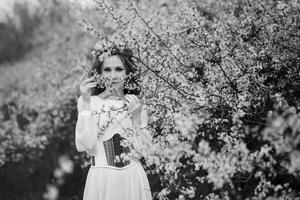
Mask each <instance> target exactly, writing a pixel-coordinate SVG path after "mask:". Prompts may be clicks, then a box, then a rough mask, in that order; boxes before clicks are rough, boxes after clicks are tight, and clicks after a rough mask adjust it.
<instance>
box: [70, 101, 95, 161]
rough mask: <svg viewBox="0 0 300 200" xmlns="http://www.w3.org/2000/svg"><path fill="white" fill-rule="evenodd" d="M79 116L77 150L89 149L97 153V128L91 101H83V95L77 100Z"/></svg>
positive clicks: (76, 128)
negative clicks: (94, 122)
mask: <svg viewBox="0 0 300 200" xmlns="http://www.w3.org/2000/svg"><path fill="white" fill-rule="evenodd" d="M77 110H78V118H77V122H76V127H75V145H76V148H77V151H87V152H88V153H89V154H90V155H95V154H96V151H97V149H96V142H97V128H96V126H95V124H93V122H92V113H91V110H90V102H86V101H83V99H82V96H80V97H79V98H78V100H77Z"/></svg>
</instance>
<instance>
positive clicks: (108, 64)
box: [102, 55, 126, 88]
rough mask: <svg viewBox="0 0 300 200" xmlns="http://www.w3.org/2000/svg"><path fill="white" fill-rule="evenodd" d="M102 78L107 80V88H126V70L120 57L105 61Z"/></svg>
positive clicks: (111, 57) (109, 58) (112, 57)
mask: <svg viewBox="0 0 300 200" xmlns="http://www.w3.org/2000/svg"><path fill="white" fill-rule="evenodd" d="M102 76H103V78H104V79H105V85H106V87H114V88H120V87H122V88H123V87H124V83H125V77H126V68H125V66H124V64H123V63H122V61H121V59H120V58H119V57H118V56H116V55H114V56H110V57H108V58H106V59H105V60H104V62H103V66H102Z"/></svg>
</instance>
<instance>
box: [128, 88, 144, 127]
mask: <svg viewBox="0 0 300 200" xmlns="http://www.w3.org/2000/svg"><path fill="white" fill-rule="evenodd" d="M125 99H126V102H127V105H128V112H129V113H131V116H130V117H131V120H132V121H133V124H134V126H138V125H139V124H141V117H140V116H141V111H142V104H141V102H140V100H139V98H138V97H137V96H135V95H130V94H126V95H125Z"/></svg>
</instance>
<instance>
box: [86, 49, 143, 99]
mask: <svg viewBox="0 0 300 200" xmlns="http://www.w3.org/2000/svg"><path fill="white" fill-rule="evenodd" d="M100 54H101V52H100ZM100 54H99V53H98V54H96V55H95V57H94V61H93V64H92V67H91V70H92V71H93V70H94V71H96V72H97V73H98V74H102V67H103V63H104V60H103V61H100V60H99V56H100ZM113 55H116V56H118V57H119V58H120V59H121V62H122V63H123V65H124V67H125V71H126V75H129V74H130V73H132V74H134V76H129V77H126V79H125V84H126V83H127V84H129V85H135V86H137V87H134V88H131V89H129V88H124V89H123V91H124V94H135V95H139V94H140V92H141V89H140V88H141V87H140V84H139V80H140V69H139V68H138V67H137V66H136V65H135V63H134V60H133V59H132V57H133V53H132V50H131V49H129V48H125V49H124V50H123V51H122V52H121V51H120V50H119V49H118V48H117V47H114V49H113V51H112V53H111V56H113ZM93 75H94V74H93V73H91V74H89V77H91V76H93ZM104 90H105V86H104V87H101V86H100V85H99V84H98V85H97V86H96V87H94V88H92V89H91V95H98V94H100V93H102V92H103V91H104Z"/></svg>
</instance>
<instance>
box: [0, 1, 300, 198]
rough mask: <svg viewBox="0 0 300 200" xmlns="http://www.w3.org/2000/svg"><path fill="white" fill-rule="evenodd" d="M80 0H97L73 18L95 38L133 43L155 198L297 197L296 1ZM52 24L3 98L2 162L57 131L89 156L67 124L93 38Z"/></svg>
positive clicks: (39, 148) (41, 144)
mask: <svg viewBox="0 0 300 200" xmlns="http://www.w3.org/2000/svg"><path fill="white" fill-rule="evenodd" d="M72 2H73V1H72ZM81 3H82V2H81ZM85 3H86V4H84V5H87V9H91V8H92V9H95V12H94V13H92V12H86V15H87V19H85V20H83V21H81V23H80V25H81V27H82V28H83V30H84V31H86V32H88V33H90V34H91V35H92V36H95V40H98V42H97V43H96V42H95V44H96V45H95V50H97V51H98V50H103V49H105V50H107V51H106V53H105V54H103V57H105V56H108V55H110V53H111V50H112V47H114V46H117V47H118V48H120V49H121V50H122V49H124V48H127V47H129V48H132V49H133V50H134V54H133V55H134V58H133V59H134V60H135V61H136V65H137V66H138V67H139V68H140V70H141V75H142V82H141V85H142V91H141V99H142V101H144V102H146V104H147V108H148V114H149V118H148V119H149V124H150V126H149V131H150V132H151V133H152V136H153V138H154V143H153V145H152V146H151V148H149V149H147V152H144V153H148V155H147V157H146V159H145V162H144V166H145V168H146V169H147V172H148V173H149V177H155V176H159V177H160V180H159V181H158V182H156V183H155V181H156V180H155V181H153V180H152V179H151V178H150V183H152V185H154V186H155V187H152V188H151V189H152V191H153V196H154V198H155V199H207V200H208V199H299V196H300V194H299V188H300V187H299V185H300V181H299V175H300V174H299V171H300V170H299V160H300V156H299V151H300V148H299V147H300V145H299V132H300V130H299V128H300V127H299V123H300V121H299V117H300V116H299V108H300V106H299V105H300V99H299V94H300V91H299V88H300V87H299V86H300V82H299V80H300V67H299V46H300V45H299V22H298V21H297V20H298V19H297V16H298V15H299V3H298V1H296V0H291V1H274V0H272V1H271V0H267V1H257V0H254V1H251V2H250V1H243V0H234V1H229V0H224V1H221V2H220V1H215V0H202V1H195V0H192V1H188V2H187V1H179V0H175V1H167V0H158V1H152V0H150V1H149V0H148V1H144V0H139V1H133V0H127V1H108V0H107V1H105V0H94V1H93V2H91V3H90V4H89V3H88V1H85ZM96 11H101V12H96ZM100 13H102V14H104V15H101V14H100ZM68 20H69V18H67V19H66V20H62V21H63V22H66V21H68ZM47 28H48V29H49V27H47ZM48 29H46V30H48ZM67 29H68V31H66V30H67ZM53 30H56V31H57V32H56V33H55V34H54V33H51V34H49V35H51V37H50V36H49V37H50V38H51V39H49V40H51V43H50V44H51V45H49V47H51V48H49V49H47V50H45V49H44V50H43V53H41V54H38V55H39V59H38V60H35V61H31V62H30V64H29V65H32V66H35V67H34V70H33V71H32V72H34V73H31V74H32V75H31V76H29V78H28V79H24V80H23V79H22V82H21V84H20V85H19V86H18V90H16V91H15V92H11V93H10V92H8V93H7V94H9V95H7V96H6V97H5V101H4V102H2V103H1V109H2V110H3V111H4V112H2V113H1V118H0V120H1V123H0V126H1V129H0V130H1V132H0V133H1V136H3V137H1V146H0V162H1V165H2V166H4V167H5V164H6V163H9V162H12V161H16V162H17V161H18V162H21V161H22V160H26V159H24V158H28V157H30V156H31V157H37V156H38V155H40V154H46V155H48V154H47V153H48V152H49V148H52V146H51V145H54V144H56V141H64V142H65V143H64V145H66V146H67V147H65V146H64V148H65V149H68V148H70V149H72V150H69V151H68V152H69V154H71V155H73V156H74V157H73V161H75V162H76V164H78V163H79V162H80V163H81V164H82V165H83V166H87V164H88V162H82V161H81V160H82V158H84V156H85V154H75V153H74V151H75V145H74V127H75V122H76V99H77V97H78V90H77V88H78V85H76V82H77V81H78V79H79V76H80V75H81V74H80V73H81V66H86V65H88V64H87V63H89V56H90V55H87V53H88V52H87V49H88V47H89V46H90V45H91V43H92V42H93V41H92V40H91V39H89V40H88V41H87V39H83V38H84V37H83V35H80V34H74V32H75V30H74V29H72V28H70V27H67V26H65V27H64V28H62V29H60V28H58V27H56V28H53ZM72 31H73V32H72ZM44 32H46V31H44ZM77 75H78V77H76V76H77ZM24 124H25V125H24ZM33 150H36V151H33ZM75 166H76V165H75ZM75 169H76V167H75ZM51 174H52V173H51ZM44 184H46V183H44ZM47 188H48V189H49V190H48V192H49V191H50V193H49V194H53V192H52V193H51V191H54V194H58V193H57V190H56V189H55V188H53V186H51V185H49V186H47ZM73 191H74V190H73ZM47 194H48V193H46V194H45V196H47V198H50V197H51V195H47ZM59 194H62V193H61V192H60V193H59ZM54 196H56V195H54Z"/></svg>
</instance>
